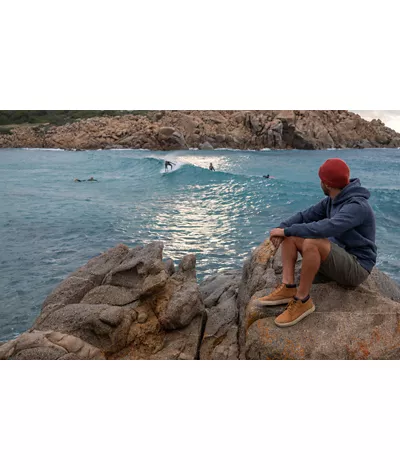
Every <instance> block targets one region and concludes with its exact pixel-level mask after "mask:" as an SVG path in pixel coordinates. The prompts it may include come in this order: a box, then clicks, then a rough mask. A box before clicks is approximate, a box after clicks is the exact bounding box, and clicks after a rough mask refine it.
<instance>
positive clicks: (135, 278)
mask: <svg viewBox="0 0 400 470" xmlns="http://www.w3.org/2000/svg"><path fill="white" fill-rule="evenodd" d="M195 265H196V259H195V256H194V255H188V256H185V257H184V258H183V259H182V260H181V262H180V264H179V266H178V268H177V269H175V265H174V262H173V261H172V260H171V259H167V260H163V245H162V243H159V242H154V243H150V244H148V245H145V246H139V247H136V248H133V249H129V248H128V247H127V246H125V245H118V246H116V247H115V248H112V249H110V250H108V251H107V252H105V253H103V254H101V255H100V256H97V257H95V258H93V259H92V260H90V261H89V262H88V263H87V264H86V265H85V266H83V267H82V268H80V269H78V270H77V271H75V272H74V273H73V274H71V275H70V276H68V277H67V278H66V279H65V280H64V281H63V282H62V283H61V284H60V285H59V286H58V287H57V288H56V289H54V291H53V292H52V293H51V294H50V295H49V296H48V297H47V299H46V300H45V302H44V304H43V308H42V311H41V313H40V315H39V316H38V318H37V320H36V322H35V323H34V325H33V327H32V328H31V329H30V330H29V331H27V332H26V333H23V334H22V335H20V336H19V337H18V338H16V339H14V340H12V341H8V342H7V343H4V344H2V345H0V359H205V360H208V359H217V360H218V359H224V360H229V359H239V358H240V359H399V358H400V286H398V285H397V284H396V283H395V282H394V281H392V280H391V279H390V278H388V277H387V276H386V275H385V274H383V273H381V272H380V271H379V270H377V269H374V270H373V272H372V274H371V276H370V277H369V278H368V279H367V281H366V282H364V283H363V284H362V285H361V286H359V287H357V288H351V289H349V288H344V287H342V286H339V285H338V284H336V283H334V282H331V283H325V284H315V285H313V287H312V291H311V294H312V296H313V299H314V302H315V304H316V306H317V309H316V311H315V312H314V313H313V314H312V315H310V316H309V317H307V318H306V319H305V320H303V321H302V322H300V323H299V324H297V325H295V326H294V327H291V328H286V329H281V328H278V327H277V326H275V324H274V317H275V316H276V315H278V314H279V313H280V312H281V311H282V307H273V308H265V309H262V308H259V307H257V305H256V304H255V302H254V299H256V298H257V297H259V296H261V295H265V293H266V292H270V291H271V290H272V289H273V288H274V287H275V286H276V285H277V284H279V283H280V282H281V277H282V261H281V256H280V251H278V252H277V253H275V250H274V248H273V246H272V245H271V243H270V242H269V241H268V240H266V241H265V242H264V243H262V244H261V245H260V246H259V247H257V248H256V249H255V250H254V251H253V252H252V254H251V257H250V258H249V259H248V260H247V261H246V262H245V264H244V266H243V270H242V271H226V272H222V273H220V274H217V275H214V276H211V277H209V278H207V279H206V280H204V281H203V282H202V283H201V284H200V285H199V284H198V283H197V281H196V271H195ZM299 271H300V262H298V264H297V266H296V276H297V277H298V276H299Z"/></svg>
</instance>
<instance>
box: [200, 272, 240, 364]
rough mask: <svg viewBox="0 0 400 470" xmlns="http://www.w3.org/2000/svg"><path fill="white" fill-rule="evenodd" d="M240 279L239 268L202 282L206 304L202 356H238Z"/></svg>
mask: <svg viewBox="0 0 400 470" xmlns="http://www.w3.org/2000/svg"><path fill="white" fill-rule="evenodd" d="M240 280H241V273H240V271H226V272H223V273H220V274H217V275H215V276H211V277H209V278H207V279H206V280H205V281H203V283H202V284H201V285H200V291H201V294H202V296H203V299H204V304H205V306H206V307H207V324H206V328H205V332H204V337H203V340H202V345H201V350H200V359H218V360H220V359H238V356H239V348H238V309H237V293H238V288H239V282H240Z"/></svg>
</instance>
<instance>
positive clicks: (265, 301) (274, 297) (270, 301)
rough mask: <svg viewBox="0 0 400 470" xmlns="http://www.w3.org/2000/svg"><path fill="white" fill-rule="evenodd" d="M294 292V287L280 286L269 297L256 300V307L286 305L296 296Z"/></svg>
mask: <svg viewBox="0 0 400 470" xmlns="http://www.w3.org/2000/svg"><path fill="white" fill-rule="evenodd" d="M296 292H297V288H296V287H286V285H285V284H281V285H280V286H279V287H277V288H276V289H275V290H274V291H273V292H271V293H270V294H269V295H266V296H265V297H260V298H259V299H257V300H256V305H258V306H259V307H265V306H266V305H284V304H288V303H289V302H291V301H292V300H293V297H294V296H295V295H296Z"/></svg>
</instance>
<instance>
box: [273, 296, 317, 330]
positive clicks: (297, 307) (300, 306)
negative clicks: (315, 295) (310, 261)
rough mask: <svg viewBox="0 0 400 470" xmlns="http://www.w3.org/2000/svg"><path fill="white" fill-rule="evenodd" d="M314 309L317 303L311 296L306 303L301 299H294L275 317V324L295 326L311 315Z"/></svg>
mask: <svg viewBox="0 0 400 470" xmlns="http://www.w3.org/2000/svg"><path fill="white" fill-rule="evenodd" d="M314 310H315V305H314V302H313V301H312V300H311V297H310V298H309V299H308V300H307V302H304V303H303V302H302V301H301V300H296V299H293V300H292V301H291V302H290V304H289V305H288V307H287V309H286V310H285V311H284V312H283V313H281V314H280V315H279V316H278V317H276V318H275V325H277V326H293V325H295V324H296V323H299V321H301V320H303V318H306V316H307V315H310V313H312V312H313V311H314Z"/></svg>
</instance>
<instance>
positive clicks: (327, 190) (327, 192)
mask: <svg viewBox="0 0 400 470" xmlns="http://www.w3.org/2000/svg"><path fill="white" fill-rule="evenodd" d="M321 188H322V191H323V192H324V194H325V196H329V189H328V188H327V187H326V186H325V184H323V183H322V184H321Z"/></svg>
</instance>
